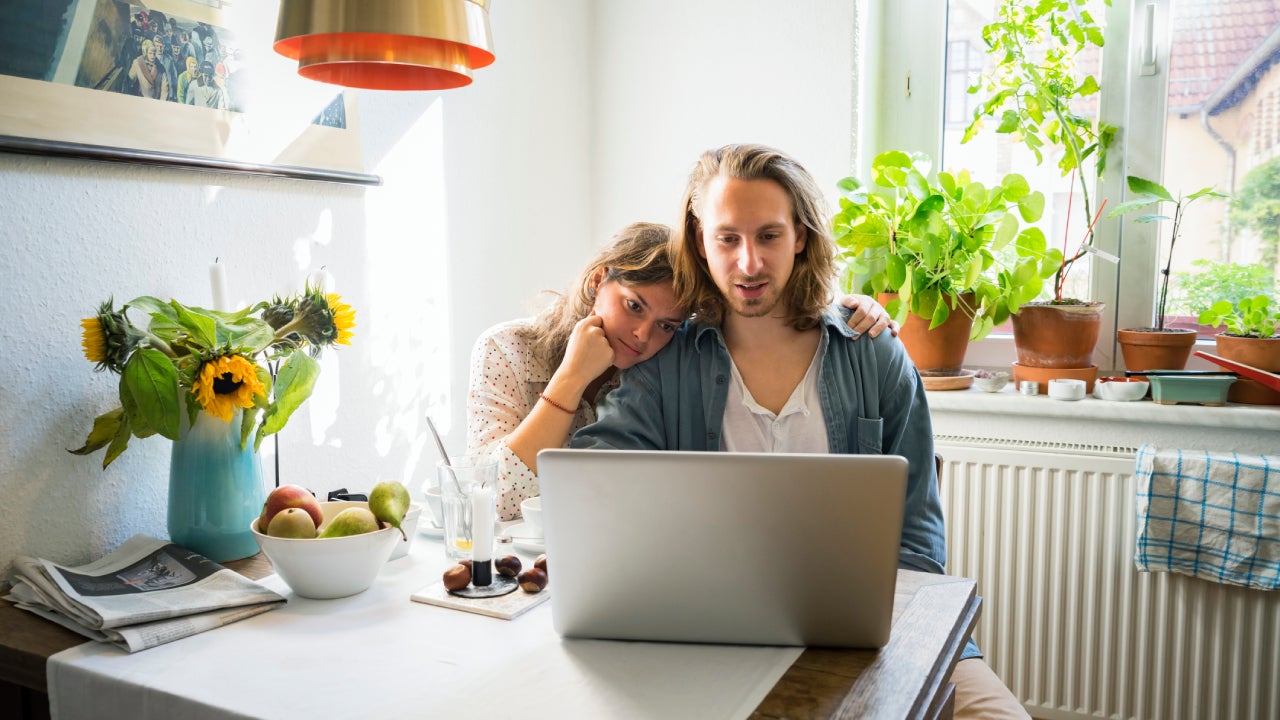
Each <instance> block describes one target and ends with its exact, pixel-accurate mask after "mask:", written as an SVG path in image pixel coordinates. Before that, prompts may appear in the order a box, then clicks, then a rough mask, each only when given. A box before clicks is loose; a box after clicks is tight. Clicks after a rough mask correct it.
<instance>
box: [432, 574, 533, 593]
mask: <svg viewBox="0 0 1280 720" xmlns="http://www.w3.org/2000/svg"><path fill="white" fill-rule="evenodd" d="M492 578H493V582H491V583H489V584H488V585H485V586H483V587H480V586H477V585H468V586H466V587H464V588H462V589H461V590H450V591H449V594H450V595H457V596H458V597H464V598H491V597H499V596H501V595H506V594H507V593H509V592H511V591H512V590H515V589H516V588H518V587H520V585H519V583H517V582H516V579H515V578H513V577H507V576H506V575H499V574H498V573H493V575H492ZM441 582H443V581H441Z"/></svg>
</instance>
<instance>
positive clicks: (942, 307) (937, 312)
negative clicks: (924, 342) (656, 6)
mask: <svg viewBox="0 0 1280 720" xmlns="http://www.w3.org/2000/svg"><path fill="white" fill-rule="evenodd" d="M949 317H951V309H950V308H948V307H947V304H946V303H945V302H939V303H937V304H936V305H934V306H933V318H932V320H931V321H930V322H929V329H930V330H932V329H934V328H936V327H938V326H939V325H941V324H942V323H944V322H946V321H947V318H949Z"/></svg>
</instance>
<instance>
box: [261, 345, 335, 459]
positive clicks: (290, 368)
mask: <svg viewBox="0 0 1280 720" xmlns="http://www.w3.org/2000/svg"><path fill="white" fill-rule="evenodd" d="M319 376H320V363H318V362H316V361H315V360H314V359H313V358H311V357H310V356H309V355H307V353H306V352H305V351H302V350H295V351H293V352H292V353H291V354H290V355H289V358H288V359H287V360H285V361H284V364H283V365H281V366H280V371H279V372H277V373H276V386H275V395H276V397H275V402H273V403H272V404H271V405H269V406H267V410H266V412H265V413H263V416H262V426H261V427H259V428H258V439H257V440H256V441H255V443H254V446H255V447H257V446H258V445H260V444H261V442H262V438H264V437H266V436H267V435H270V434H272V433H276V432H279V431H280V429H281V428H283V427H284V426H285V423H287V422H289V417H290V416H291V415H293V411H294V410H297V409H298V408H299V407H301V406H302V403H304V402H306V400H307V398H309V397H311V389H312V388H313V387H315V384H316V378H317V377H319Z"/></svg>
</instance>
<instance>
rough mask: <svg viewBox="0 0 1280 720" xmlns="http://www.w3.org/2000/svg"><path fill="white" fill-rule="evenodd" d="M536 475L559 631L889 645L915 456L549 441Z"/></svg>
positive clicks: (681, 639) (635, 637)
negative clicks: (552, 446)
mask: <svg viewBox="0 0 1280 720" xmlns="http://www.w3.org/2000/svg"><path fill="white" fill-rule="evenodd" d="M538 478H539V483H540V485H541V488H542V490H541V492H542V523H543V530H544V532H545V534H546V548H547V558H548V563H547V564H548V572H549V574H550V576H551V577H550V579H551V588H552V593H551V613H552V619H553V624H554V626H555V629H556V631H557V632H559V633H560V634H561V635H564V636H566V637H581V638H605V639H621V640H660V641H674V642H696V643H737V644H752V645H809V646H827V647H849V648H878V647H881V646H883V645H884V644H885V643H886V642H888V640H889V628H890V625H891V624H892V618H893V594H894V584H895V581H896V579H897V561H898V546H899V543H900V540H901V534H902V511H903V504H904V503H905V500H906V488H907V461H906V459H905V458H902V457H898V456H885V455H807V454H804V455H802V454H758V453H723V452H675V451H667V452H657V451H623V450H544V451H542V452H541V453H539V454H538Z"/></svg>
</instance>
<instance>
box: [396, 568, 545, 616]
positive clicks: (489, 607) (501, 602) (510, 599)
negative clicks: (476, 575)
mask: <svg viewBox="0 0 1280 720" xmlns="http://www.w3.org/2000/svg"><path fill="white" fill-rule="evenodd" d="M498 578H503V579H504V580H509V581H510V582H511V584H512V586H513V587H514V588H518V587H519V585H518V584H516V581H515V578H509V577H506V576H503V575H497V574H496V573H495V574H494V577H493V580H494V584H495V585H496V584H497V583H498ZM489 587H493V585H490V586H489ZM467 589H468V590H471V589H473V588H472V587H471V586H469V585H468V586H467ZM550 597H551V586H550V585H548V586H547V587H545V588H543V590H542V592H538V593H527V592H525V591H523V590H517V591H515V592H512V591H511V590H508V591H506V594H504V595H499V596H497V597H459V596H457V595H455V594H453V593H450V592H449V591H448V590H445V589H444V582H443V581H441V580H437V581H436V582H434V583H432V584H430V585H428V586H427V587H425V588H422V589H421V590H419V591H417V592H415V593H413V594H412V595H410V596H409V598H410V599H411V600H413V601H414V602H420V603H425V604H427V605H438V606H440V607H446V608H451V609H453V610H462V611H463V612H472V613H477V614H479V615H488V616H489V617H495V618H500V619H502V620H511V619H512V618H515V617H518V616H520V615H522V614H524V613H526V612H528V611H530V610H532V609H533V608H535V607H537V606H538V605H540V604H542V603H544V602H546V601H547V599H548V598H550Z"/></svg>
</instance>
